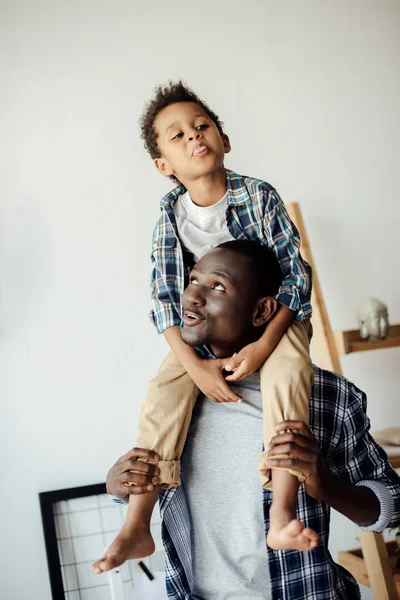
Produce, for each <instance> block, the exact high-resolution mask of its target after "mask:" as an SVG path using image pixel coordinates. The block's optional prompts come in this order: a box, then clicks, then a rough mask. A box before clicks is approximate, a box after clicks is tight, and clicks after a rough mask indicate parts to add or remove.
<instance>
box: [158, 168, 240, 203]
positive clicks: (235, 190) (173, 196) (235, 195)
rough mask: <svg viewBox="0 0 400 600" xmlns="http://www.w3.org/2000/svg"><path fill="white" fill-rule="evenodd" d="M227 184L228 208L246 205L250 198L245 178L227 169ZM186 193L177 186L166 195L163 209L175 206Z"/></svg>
mask: <svg viewBox="0 0 400 600" xmlns="http://www.w3.org/2000/svg"><path fill="white" fill-rule="evenodd" d="M226 184H227V192H228V206H238V205H240V204H246V203H247V202H248V200H249V198H250V196H249V193H248V191H247V189H246V186H245V185H244V183H243V177H241V176H240V175H238V174H237V173H234V172H233V171H230V170H229V169H226ZM185 192H186V188H185V186H184V185H182V184H181V183H180V184H179V185H177V186H176V187H175V188H174V189H173V190H171V191H170V192H168V194H166V195H165V196H164V197H163V198H162V200H161V202H160V206H161V208H167V207H168V206H171V207H172V206H173V205H174V204H175V202H176V201H177V199H178V198H179V196H180V195H181V194H184V193H185Z"/></svg>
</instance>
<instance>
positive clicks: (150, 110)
mask: <svg viewBox="0 0 400 600" xmlns="http://www.w3.org/2000/svg"><path fill="white" fill-rule="evenodd" d="M178 102H195V103H196V104H198V105H199V106H201V108H202V109H203V110H204V112H205V113H206V115H207V116H208V117H210V119H211V120H212V121H214V123H215V125H216V126H217V128H218V131H219V132H220V134H221V135H222V134H223V130H222V125H223V123H222V121H220V120H219V118H218V115H216V114H215V112H214V111H212V110H211V108H209V107H208V106H207V104H206V103H205V102H203V100H200V98H199V97H198V96H197V95H196V94H195V93H194V92H193V90H191V89H190V88H189V87H188V86H187V85H186V84H185V83H183V81H177V82H173V81H170V82H169V83H168V84H167V85H164V86H162V85H159V86H158V87H156V89H155V92H154V96H153V98H152V99H151V100H150V102H149V103H148V104H147V105H146V106H145V108H144V111H143V113H142V116H141V118H140V121H139V123H140V129H141V137H142V139H143V140H144V147H145V148H146V150H147V152H148V153H149V154H150V156H151V158H153V159H154V158H160V156H161V154H160V150H159V148H158V146H157V132H156V130H155V129H154V121H155V119H156V117H157V115H158V114H159V113H160V112H161V111H162V110H163V109H164V108H167V106H170V105H171V104H177V103H178Z"/></svg>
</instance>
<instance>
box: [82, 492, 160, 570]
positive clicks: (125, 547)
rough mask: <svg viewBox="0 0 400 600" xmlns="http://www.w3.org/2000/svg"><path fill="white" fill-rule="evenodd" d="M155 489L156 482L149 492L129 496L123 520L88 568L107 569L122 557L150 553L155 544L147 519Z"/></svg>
mask: <svg viewBox="0 0 400 600" xmlns="http://www.w3.org/2000/svg"><path fill="white" fill-rule="evenodd" d="M159 491H160V486H159V485H157V486H155V489H154V491H152V492H149V493H146V494H139V495H137V496H134V495H132V496H130V497H129V506H128V512H127V514H126V519H125V523H124V524H123V526H122V529H121V530H120V532H119V533H118V535H117V537H116V538H115V539H114V541H113V542H112V544H111V546H110V547H109V548H107V550H106V552H105V554H104V556H103V557H102V558H100V559H99V560H97V561H96V562H95V563H94V564H93V566H92V570H93V571H94V572H95V573H97V574H100V573H103V572H104V571H110V570H111V569H115V568H116V567H119V566H120V565H122V564H123V563H124V562H125V561H126V560H129V559H132V558H144V557H145V556H150V554H153V552H154V550H155V546H154V540H153V537H152V535H151V532H150V520H151V515H152V513H153V509H154V505H155V503H156V502H157V499H158V493H159Z"/></svg>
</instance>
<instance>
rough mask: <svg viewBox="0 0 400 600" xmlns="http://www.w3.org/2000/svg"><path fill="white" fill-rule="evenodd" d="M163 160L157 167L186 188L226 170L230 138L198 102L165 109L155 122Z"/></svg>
mask: <svg viewBox="0 0 400 600" xmlns="http://www.w3.org/2000/svg"><path fill="white" fill-rule="evenodd" d="M154 128H155V130H156V132H157V134H158V137H157V145H158V147H159V150H160V153H161V158H156V159H155V163H156V166H157V168H158V169H159V171H160V172H161V173H162V174H163V175H175V177H176V178H177V179H179V181H181V182H182V183H183V184H184V185H185V184H186V183H187V182H190V181H194V180H196V179H198V178H199V177H203V176H204V175H208V174H210V173H213V172H216V171H218V170H219V169H221V168H223V165H224V155H225V153H226V152H229V151H230V144H229V140H228V137H227V136H226V135H223V136H221V134H220V133H219V131H218V128H217V126H216V125H215V123H214V121H213V120H212V119H211V118H210V117H209V116H207V114H206V113H205V112H204V110H203V109H202V107H201V106H199V105H198V104H196V103H194V102H178V103H176V104H171V105H170V106H167V107H166V108H164V109H163V110H162V111H161V112H160V113H159V114H158V115H157V117H156V119H155V121H154Z"/></svg>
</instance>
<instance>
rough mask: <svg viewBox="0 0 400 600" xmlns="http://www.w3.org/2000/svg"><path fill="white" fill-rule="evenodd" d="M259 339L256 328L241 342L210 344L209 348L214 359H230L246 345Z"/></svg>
mask: <svg viewBox="0 0 400 600" xmlns="http://www.w3.org/2000/svg"><path fill="white" fill-rule="evenodd" d="M260 337H261V336H260V331H259V329H258V328H257V329H256V330H255V331H254V332H252V334H250V335H249V336H247V337H246V338H244V339H243V340H241V341H240V342H239V343H238V342H235V343H234V344H228V345H227V344H225V345H222V344H221V345H218V344H210V348H211V351H212V353H213V355H214V356H215V358H230V357H231V356H233V355H234V354H235V353H238V352H240V351H241V350H243V348H244V347H245V346H247V345H248V344H252V343H253V342H256V341H257V340H259V339H260Z"/></svg>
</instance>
